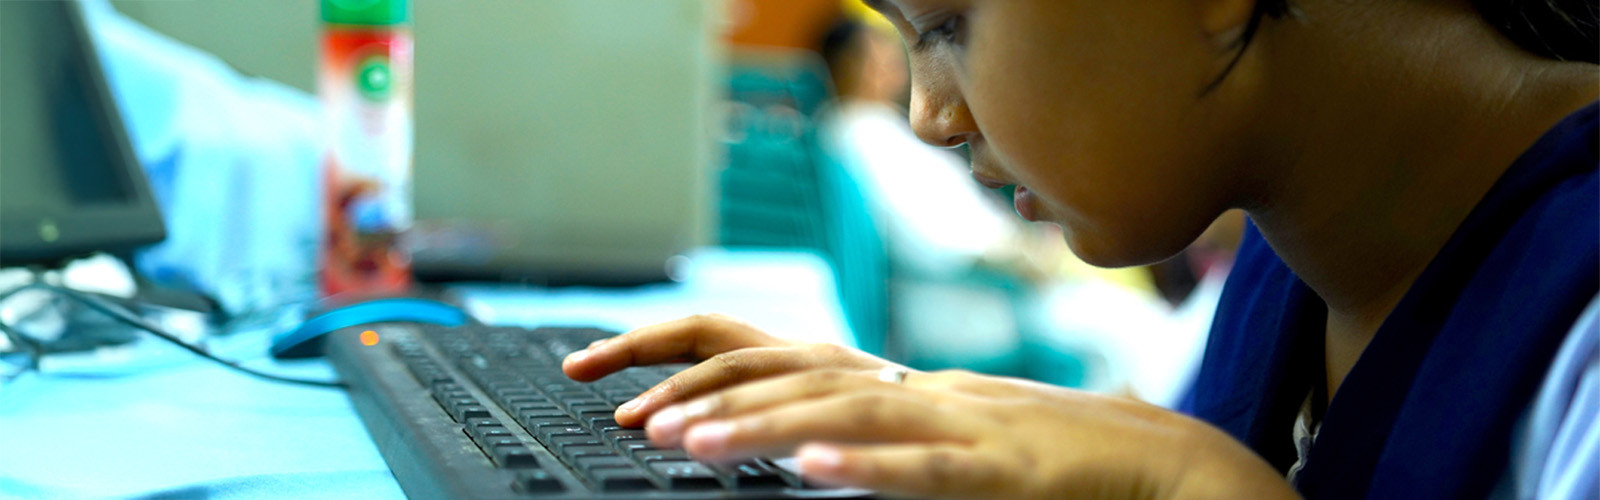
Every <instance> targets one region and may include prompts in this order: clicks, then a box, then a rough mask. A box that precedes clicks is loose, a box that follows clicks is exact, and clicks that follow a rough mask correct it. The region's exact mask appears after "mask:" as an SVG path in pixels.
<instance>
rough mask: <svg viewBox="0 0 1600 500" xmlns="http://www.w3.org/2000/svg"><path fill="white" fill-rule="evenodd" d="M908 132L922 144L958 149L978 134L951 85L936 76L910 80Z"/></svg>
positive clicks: (965, 106) (946, 80) (964, 103)
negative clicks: (914, 133)
mask: <svg viewBox="0 0 1600 500" xmlns="http://www.w3.org/2000/svg"><path fill="white" fill-rule="evenodd" d="M915 76H924V75H915ZM911 129H912V130H913V131H915V132H916V133H917V137H918V138H920V139H922V142H926V143H928V144H931V145H934V146H938V147H941V148H951V147H956V146H960V145H962V144H965V143H968V142H971V141H972V139H973V138H974V137H977V135H978V126H977V123H976V122H975V121H973V119H972V112H971V111H969V110H968V109H967V102H966V100H965V99H963V98H962V96H961V93H960V92H959V91H957V89H956V88H955V82H953V81H951V79H950V78H949V77H940V76H933V77H932V78H913V81H912V85H911Z"/></svg>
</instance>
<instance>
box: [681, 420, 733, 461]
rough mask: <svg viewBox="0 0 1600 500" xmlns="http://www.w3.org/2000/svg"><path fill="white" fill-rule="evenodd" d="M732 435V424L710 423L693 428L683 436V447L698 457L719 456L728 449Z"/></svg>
mask: <svg viewBox="0 0 1600 500" xmlns="http://www.w3.org/2000/svg"><path fill="white" fill-rule="evenodd" d="M732 435H733V423H732V422H708V423H704V424H700V425H696V426H694V427H691V428H690V429H689V432H688V434H685V435H684V436H683V447H684V448H689V449H692V450H693V451H692V453H695V454H697V455H710V456H717V455H721V454H722V452H723V451H725V449H726V448H727V447H728V437H729V436H732Z"/></svg>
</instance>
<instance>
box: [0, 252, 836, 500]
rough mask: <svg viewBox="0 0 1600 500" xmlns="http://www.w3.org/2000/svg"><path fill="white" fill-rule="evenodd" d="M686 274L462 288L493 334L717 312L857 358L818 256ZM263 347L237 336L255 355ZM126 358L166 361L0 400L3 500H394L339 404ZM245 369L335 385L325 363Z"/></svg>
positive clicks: (31, 382)
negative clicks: (674, 278) (601, 282)
mask: <svg viewBox="0 0 1600 500" xmlns="http://www.w3.org/2000/svg"><path fill="white" fill-rule="evenodd" d="M685 271H686V272H685V273H684V280H683V282H682V283H678V284H663V285H652V286H646V287H640V288H632V289H588V288H566V289H532V288H512V287H506V286H500V285H471V286H462V287H460V288H461V290H463V291H464V292H465V296H466V298H467V304H468V307H469V309H471V310H472V311H473V312H474V314H477V315H479V317H480V318H481V319H483V320H484V321H485V322H488V323H492V324H502V325H525V326H538V325H543V324H572V323H585V324H595V325H601V326H605V327H610V328H614V329H619V330H626V329H631V328H635V327H638V326H643V325H647V324H651V323H655V322H659V321H663V320H670V319H675V318H678V317H682V316H687V315H691V314H697V313H703V312H721V313H725V314H730V315H733V316H738V317H741V318H744V319H746V320H749V321H751V322H753V323H755V324H757V325H760V326H762V327H763V328H767V329H769V330H770V331H772V332H773V333H775V334H778V335H782V336H786V337H790V338H799V339H806V340H810V341H818V342H834V343H841V344H846V345H851V344H853V336H852V335H851V334H850V331H849V329H848V327H847V326H846V324H845V321H844V318H843V313H842V311H841V309H840V306H839V304H838V300H837V299H836V298H835V297H836V296H835V294H834V285H833V278H832V273H831V272H830V271H829V268H828V266H827V265H826V263H824V262H823V261H822V260H820V259H818V258H817V257H815V256H812V255H808V254H795V253H775V252H730V251H716V250H713V251H705V252H701V253H697V254H696V255H695V256H694V257H693V258H692V259H691V261H690V264H689V265H688V266H687V269H685ZM268 334H270V332H249V333H241V334H238V335H256V336H259V337H260V340H261V342H259V344H260V345H264V341H265V337H266V335H268ZM140 351H144V352H140ZM135 352H136V354H134V355H135V356H139V357H146V358H151V359H156V358H159V359H164V360H166V361H165V362H156V363H150V362H146V363H140V364H139V365H138V368H137V369H120V370H118V369H107V370H74V371H72V372H70V373H64V372H56V371H52V370H50V369H46V370H45V371H46V373H44V374H29V375H25V376H23V377H22V378H19V379H17V380H15V381H13V382H11V383H9V384H7V385H6V386H4V387H0V497H6V498H11V497H17V498H41V497H42V498H61V497H64V498H82V497H106V496H116V497H127V496H143V497H153V498H202V497H203V498H263V497H271V498H399V497H401V496H403V495H402V493H401V492H400V488H399V485H398V484H397V483H396V482H395V480H394V477H393V476H392V475H391V474H390V473H389V469H388V467H387V466H386V465H385V464H384V462H383V457H382V456H380V455H379V454H378V450H377V447H376V446H374V445H373V443H372V441H371V440H370V439H369V438H368V436H367V432H366V429H365V428H364V427H363V426H362V424H361V421H360V419H359V418H358V417H357V416H356V414H355V412H354V410H353V409H352V407H351V406H350V401H349V399H348V398H346V397H345V395H344V393H343V392H340V391H335V390H328V389H317V388H307V387H298V386H290V385H284V384H277V383H272V382H265V381H261V380H257V379H255V378H250V377H246V376H242V375H239V374H236V373H233V372H230V371H228V370H226V369H224V368H222V367H220V366H217V365H215V364H212V363H209V362H206V361H204V360H200V359H198V358H194V357H192V356H187V355H185V354H183V353H180V352H177V351H175V349H172V348H166V347H164V346H162V345H161V344H158V343H153V342H141V347H140V348H139V351H135ZM254 352H264V351H263V350H256V351H254ZM147 361H148V359H147ZM247 364H248V365H250V366H252V367H257V368H265V369H269V370H272V371H274V372H276V373H286V374H293V375H296V376H301V377H308V378H314V377H329V378H331V377H332V376H334V373H333V370H332V368H331V367H330V366H329V365H328V364H327V363H326V362H324V361H322V360H308V361H295V362H272V361H271V360H269V359H257V360H254V361H252V362H250V363H247Z"/></svg>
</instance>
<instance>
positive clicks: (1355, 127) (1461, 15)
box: [1246, 2, 1597, 398]
mask: <svg viewBox="0 0 1600 500" xmlns="http://www.w3.org/2000/svg"><path fill="white" fill-rule="evenodd" d="M1326 3H1328V2H1322V3H1316V2H1304V4H1306V5H1305V6H1306V10H1313V9H1315V8H1316V7H1317V6H1318V5H1322V4H1326ZM1465 4H1466V2H1392V3H1387V4H1386V5H1375V6H1372V7H1370V8H1365V9H1351V8H1344V9H1342V10H1344V11H1357V10H1359V11H1362V12H1347V13H1336V12H1333V11H1334V10H1336V9H1327V11H1326V12H1323V11H1314V10H1313V11H1311V12H1306V13H1305V16H1304V18H1305V19H1312V20H1314V21H1294V20H1290V21H1285V22H1283V23H1279V24H1280V25H1279V26H1277V27H1274V28H1272V29H1271V31H1264V32H1263V35H1264V36H1270V37H1273V38H1272V41H1273V42H1274V43H1272V44H1267V43H1263V44H1261V47H1260V48H1261V49H1263V50H1262V53H1260V54H1258V57H1259V58H1260V59H1261V61H1258V62H1259V63H1260V64H1261V66H1262V67H1272V68H1281V69H1275V70H1274V71H1275V72H1276V73H1266V72H1263V73H1262V76H1263V77H1264V78H1273V77H1274V75H1276V74H1281V75H1283V76H1279V77H1278V78H1281V79H1283V80H1286V81H1287V80H1289V79H1292V80H1293V81H1295V82H1300V83H1302V84H1301V85H1297V86H1293V87H1292V90H1291V91H1285V92H1281V93H1279V94H1278V95H1274V96H1272V100H1273V101H1274V103H1275V105H1272V106H1270V107H1269V108H1270V109H1272V110H1273V111H1272V112H1269V113H1264V116H1263V120H1262V121H1261V125H1262V129H1263V130H1264V131H1269V132H1271V133H1276V134H1282V133H1283V132H1284V131H1293V133H1292V135H1291V136H1293V137H1299V138H1302V139H1301V140H1299V141H1296V142H1295V143H1292V144H1280V145H1278V147H1275V148H1271V149H1269V150H1264V153H1265V154H1267V155H1270V156H1271V158H1268V159H1266V160H1264V161H1262V162H1260V164H1262V165H1270V169H1271V172H1264V173H1262V174H1261V175H1259V176H1258V177H1257V178H1256V180H1258V181H1259V182H1260V183H1261V184H1260V185H1262V186H1265V189H1262V190H1260V192H1261V193H1264V194H1262V195H1261V196H1260V197H1258V198H1256V199H1254V200H1252V201H1251V202H1250V203H1246V205H1247V210H1249V212H1250V213H1251V216H1252V218H1253V219H1254V220H1255V222H1256V223H1257V224H1258V226H1259V227H1260V229H1261V232H1262V234H1263V236H1265V237H1266V239H1267V241H1268V242H1269V243H1270V244H1271V245H1272V247H1273V249H1274V250H1275V251H1276V252H1277V253H1278V255H1279V256H1280V257H1282V258H1283V260H1284V261H1285V262H1286V263H1287V264H1288V265H1289V266H1290V268H1292V269H1294V271H1295V272H1296V273H1297V274H1298V275H1299V276H1300V278H1301V279H1302V280H1304V281H1305V282H1306V284H1308V285H1309V286H1310V287H1311V288H1312V289H1313V290H1315V291H1316V293H1317V295H1318V296H1319V297H1321V298H1322V300H1323V301H1324V302H1325V303H1326V304H1327V306H1328V335H1327V338H1326V346H1327V356H1328V358H1327V363H1328V372H1327V375H1328V377H1327V379H1328V389H1329V390H1328V394H1329V397H1330V398H1331V397H1332V394H1333V393H1334V392H1335V391H1336V389H1337V387H1338V385H1339V382H1340V381H1342V379H1343V377H1344V375H1345V374H1346V373H1348V371H1349V369H1350V367H1351V366H1353V365H1354V364H1355V360H1356V359H1357V358H1358V357H1359V355H1360V353H1361V352H1362V350H1364V349H1365V348H1366V345H1367V343H1368V342H1369V341H1370V340H1371V338H1372V335H1373V334H1375V333H1376V331H1377V329H1378V326H1380V325H1381V324H1382V323H1383V321H1384V319H1385V318H1387V317H1388V315H1389V313H1390V312H1391V311H1392V310H1393V309H1394V307H1395V305H1396V304H1398V303H1399V301H1400V299H1401V298H1402V297H1403V296H1404V295H1405V292H1406V291H1407V290H1408V289H1409V288H1410V286H1411V284H1412V282H1413V281H1415V280H1416V278H1417V276H1418V275H1420V274H1421V273H1422V271H1423V269H1425V268H1426V267H1427V265H1428V263H1429V262H1431V261H1432V260H1433V258H1434V256H1435V255H1436V254H1437V253H1438V252H1439V250H1440V249H1441V248H1442V247H1443V246H1444V244H1445V243H1446V242H1447V241H1448V240H1449V238H1450V236H1451V235H1452V234H1454V232H1455V230H1456V228H1457V227H1458V226H1460V224H1461V222H1462V221H1463V220H1464V219H1465V218H1466V217H1467V215H1468V213H1470V212H1471V211H1472V209H1473V207H1475V206H1476V205H1477V204H1478V202H1479V200H1481V199H1482V198H1483V196H1484V195H1485V194H1486V193H1487V192H1488V191H1489V189H1490V187H1492V186H1493V185H1494V183H1495V181H1496V180H1498V179H1499V177H1500V175H1501V174H1502V173H1504V171H1505V170H1506V168H1507V167H1509V166H1510V165H1511V164H1512V163H1513V162H1514V161H1515V160H1516V158H1517V157H1518V156H1519V155H1520V154H1521V153H1522V152H1523V151H1525V150H1526V149H1527V148H1528V147H1529V146H1531V145H1532V144H1533V143H1534V141H1536V140H1537V139H1538V138H1539V137H1540V136H1541V135H1542V134H1543V133H1544V132H1545V131H1547V130H1548V129H1549V128H1550V127H1551V126H1553V125H1554V124H1555V123H1557V122H1558V121H1560V119H1561V118H1563V117H1565V116H1566V115H1567V114H1569V113H1571V112H1572V111H1574V110H1576V109H1578V108H1579V107H1581V106H1582V105H1584V104H1586V103H1588V102H1591V101H1593V100H1595V99H1596V97H1597V94H1596V89H1597V86H1596V78H1595V71H1594V67H1593V66H1592V65H1587V64H1579V63H1561V62H1556V61H1549V60H1543V59H1539V58H1537V57H1536V56H1533V55H1531V54H1526V53H1523V52H1521V51H1520V50H1518V49H1517V48H1516V47H1514V46H1512V45H1511V44H1510V43H1509V42H1505V41H1502V40H1501V39H1500V38H1499V37H1498V35H1497V34H1495V33H1494V31H1493V29H1492V28H1491V27H1489V26H1487V25H1486V24H1485V23H1483V22H1482V21H1481V20H1480V19H1479V18H1478V17H1477V14H1476V12H1474V11H1473V10H1472V9H1471V7H1470V6H1469V5H1465ZM1374 44H1382V45H1374ZM1252 50H1254V49H1252ZM1461 54H1470V56H1465V57H1464V56H1461ZM1289 75H1292V76H1289ZM1306 96H1315V97H1310V98H1308V97H1306ZM1280 103H1281V106H1280V105H1276V104H1280Z"/></svg>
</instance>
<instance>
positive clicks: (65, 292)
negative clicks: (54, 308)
mask: <svg viewBox="0 0 1600 500" xmlns="http://www.w3.org/2000/svg"><path fill="white" fill-rule="evenodd" d="M34 289H39V290H47V291H50V292H53V293H55V294H56V295H59V296H62V297H66V298H68V299H70V300H72V301H74V302H77V303H79V304H81V305H83V306H84V307H88V308H89V309H92V310H94V311H96V312H99V313H100V314H104V315H106V316H109V317H111V318H112V319H115V320H117V321H118V322H120V323H123V324H126V325H128V326H132V327H134V328H138V329H140V330H144V331H146V332H150V334H151V335H155V336H156V337H157V338H160V339H161V340H165V341H167V342H170V343H172V344H174V345H177V346H178V347H180V348H183V349H184V350H186V351H189V352H191V353H194V354H195V355H197V356H200V357H202V358H205V359H208V360H211V361H214V362H216V363H218V364H221V365H222V366H226V367H228V368H230V369H232V370H234V371H237V372H240V373H243V374H246V375H250V376H253V377H256V378H260V379H265V380H270V381H273V382H282V383H286V384H295V385H304V386H310V387H322V388H328V389H347V388H349V386H348V385H346V384H345V383H344V382H339V381H331V380H311V379H302V378H295V377H286V376H282V375H275V374H271V373H267V372H263V371H259V370H255V369H252V368H247V367H245V366H243V365H240V364H238V363H236V362H233V361H229V360H226V359H222V358H219V357H217V356H215V355H212V354H211V353H209V352H206V351H205V350H204V349H201V348H199V347H195V346H193V345H190V344H189V343H187V342H184V341H183V340H182V339H179V338H178V337H177V336H176V335H173V334H171V333H168V332H167V331H166V330H163V329H161V327H158V326H155V325H152V324H150V322H148V321H145V320H144V318H141V317H139V316H138V315H136V314H134V313H132V312H131V311H129V310H127V309H126V308H123V307H121V306H118V305H115V304H112V303H110V302H108V301H106V300H104V299H101V298H99V297H95V296H93V295H90V294H87V293H84V292H81V291H78V290H73V289H71V288H67V287H63V286H57V285H51V284H46V283H40V282H33V283H29V284H27V285H23V286H21V287H18V288H15V289H12V290H8V291H6V292H5V293H0V302H4V301H5V300H6V299H9V298H11V297H12V296H14V295H16V294H18V293H20V292H23V291H25V290H34ZM0 327H3V328H4V330H5V331H8V332H11V333H13V335H15V336H20V334H19V333H16V330H15V329H14V328H12V327H10V326H7V325H4V324H3V323H0ZM35 355H36V356H42V355H43V353H36V354H35Z"/></svg>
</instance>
